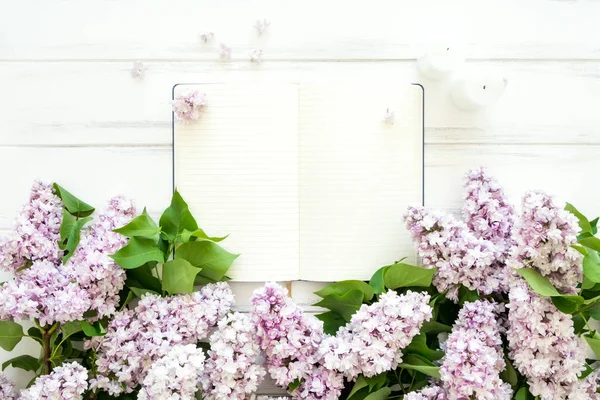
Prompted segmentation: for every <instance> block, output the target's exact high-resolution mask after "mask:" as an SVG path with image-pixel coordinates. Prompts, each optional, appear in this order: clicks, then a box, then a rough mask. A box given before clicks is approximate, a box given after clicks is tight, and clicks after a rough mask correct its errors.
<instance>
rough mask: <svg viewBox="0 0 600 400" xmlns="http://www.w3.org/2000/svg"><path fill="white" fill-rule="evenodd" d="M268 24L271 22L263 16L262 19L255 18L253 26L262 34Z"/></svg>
mask: <svg viewBox="0 0 600 400" xmlns="http://www.w3.org/2000/svg"><path fill="white" fill-rule="evenodd" d="M269 25H271V23H270V22H269V20H267V19H266V18H263V19H262V20H260V19H257V20H256V23H255V24H254V28H255V29H256V32H258V34H259V35H262V34H263V33H264V32H265V31H266V30H267V28H268V27H269Z"/></svg>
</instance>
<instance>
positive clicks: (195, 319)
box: [86, 282, 233, 396]
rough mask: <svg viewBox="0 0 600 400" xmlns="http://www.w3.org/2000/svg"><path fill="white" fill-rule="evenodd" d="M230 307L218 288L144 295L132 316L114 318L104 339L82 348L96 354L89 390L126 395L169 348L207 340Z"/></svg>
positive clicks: (226, 291)
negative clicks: (95, 368)
mask: <svg viewBox="0 0 600 400" xmlns="http://www.w3.org/2000/svg"><path fill="white" fill-rule="evenodd" d="M232 306H233V294H232V293H231V289H230V288H229V286H228V285H227V284H226V283H223V282H221V283H216V284H210V285H206V286H205V287H203V288H202V290H201V291H200V292H194V293H191V294H186V295H178V296H172V297H159V296H157V295H145V296H144V297H142V299H141V300H140V302H139V304H138V306H137V307H136V308H135V310H134V311H129V310H126V311H122V312H118V313H117V314H115V316H114V318H113V320H112V321H111V322H110V323H109V325H108V327H107V333H106V335H105V336H103V337H102V338H101V339H96V340H94V341H92V342H89V343H87V344H86V347H87V348H90V347H94V348H96V349H97V360H96V365H97V367H98V368H97V369H98V376H97V377H96V378H94V379H92V380H91V382H90V383H91V387H92V388H93V389H104V390H106V391H108V392H109V394H111V395H113V396H115V395H118V394H121V393H123V392H126V393H130V392H131V391H132V390H133V389H134V388H135V387H136V386H137V385H138V384H140V383H142V381H143V379H144V377H145V376H146V374H147V373H148V370H149V368H150V366H151V365H152V363H153V362H155V361H156V360H158V359H160V358H162V357H164V356H165V355H166V354H167V353H168V352H169V350H171V348H172V347H173V346H176V345H187V344H196V343H197V342H198V341H200V340H203V339H206V338H207V337H208V334H209V332H210V330H211V329H212V328H213V327H215V326H216V325H217V322H218V321H219V320H221V319H222V318H223V317H224V316H225V315H227V314H228V313H229V312H230V311H231V307H232Z"/></svg>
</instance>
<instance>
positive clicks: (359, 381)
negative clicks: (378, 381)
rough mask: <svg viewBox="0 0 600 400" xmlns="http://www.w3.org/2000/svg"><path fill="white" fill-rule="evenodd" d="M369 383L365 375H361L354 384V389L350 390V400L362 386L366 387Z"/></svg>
mask: <svg viewBox="0 0 600 400" xmlns="http://www.w3.org/2000/svg"><path fill="white" fill-rule="evenodd" d="M367 385H368V384H367V381H366V380H365V377H364V376H363V375H359V376H358V379H357V380H356V382H355V383H354V386H352V390H351V391H350V394H349V395H348V400H351V399H352V396H354V395H355V394H356V393H357V392H358V391H359V390H361V389H362V388H366V387H367Z"/></svg>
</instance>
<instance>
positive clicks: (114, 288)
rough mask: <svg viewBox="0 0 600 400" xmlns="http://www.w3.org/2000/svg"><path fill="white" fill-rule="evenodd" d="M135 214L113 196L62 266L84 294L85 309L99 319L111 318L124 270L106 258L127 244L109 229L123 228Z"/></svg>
mask: <svg viewBox="0 0 600 400" xmlns="http://www.w3.org/2000/svg"><path fill="white" fill-rule="evenodd" d="M135 214H136V211H135V207H134V206H133V204H132V202H131V201H130V200H128V199H126V198H124V197H120V196H118V197H114V198H112V199H111V200H110V201H109V202H108V207H107V208H106V210H105V211H104V212H103V213H102V214H100V215H98V216H97V217H96V219H95V222H94V224H93V225H91V226H90V227H89V228H84V230H83V231H82V233H81V241H80V242H79V246H78V247H77V249H76V250H75V252H74V253H73V256H72V257H71V258H70V259H69V261H68V262H67V264H66V265H65V266H64V267H63V271H65V272H66V273H68V274H69V275H70V276H72V277H74V279H75V280H76V281H77V283H78V284H79V286H80V287H81V288H82V289H84V290H85V292H86V293H87V295H88V297H89V299H90V302H91V304H90V305H89V309H90V310H93V311H97V312H98V317H99V318H102V317H104V316H107V315H112V314H114V312H115V311H116V308H117V306H118V304H119V292H120V291H121V289H123V286H124V284H125V271H124V270H123V269H122V268H120V267H119V266H118V265H117V264H116V263H115V262H114V260H113V259H112V258H110V257H109V256H110V255H111V254H114V253H115V252H116V251H117V250H119V249H120V248H121V247H123V246H125V245H126V244H127V238H126V237H124V236H122V235H121V234H119V233H116V232H113V229H115V228H119V227H121V226H124V225H126V224H127V223H129V221H131V220H132V219H133V217H134V216H135Z"/></svg>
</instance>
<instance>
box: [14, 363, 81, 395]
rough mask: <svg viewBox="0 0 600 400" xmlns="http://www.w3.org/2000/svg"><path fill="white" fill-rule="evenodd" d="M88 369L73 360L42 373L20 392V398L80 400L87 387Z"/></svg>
mask: <svg viewBox="0 0 600 400" xmlns="http://www.w3.org/2000/svg"><path fill="white" fill-rule="evenodd" d="M87 378H88V371H87V370H86V369H85V368H83V367H82V366H81V365H80V364H78V363H76V362H73V363H70V364H63V365H62V366H60V367H56V368H54V371H52V373H50V374H49V375H42V376H40V377H39V378H37V379H36V380H35V383H34V384H33V386H31V387H30V388H29V389H26V390H24V391H22V392H21V397H20V398H19V399H20V400H78V399H79V400H82V399H83V392H85V391H86V390H87V388H88V383H87Z"/></svg>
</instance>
